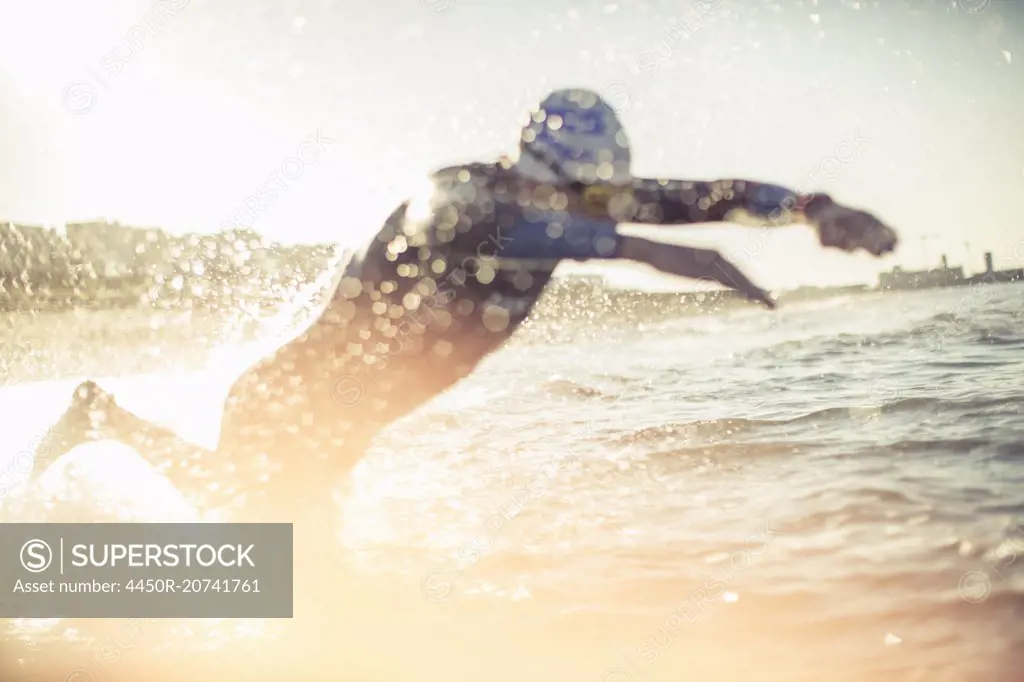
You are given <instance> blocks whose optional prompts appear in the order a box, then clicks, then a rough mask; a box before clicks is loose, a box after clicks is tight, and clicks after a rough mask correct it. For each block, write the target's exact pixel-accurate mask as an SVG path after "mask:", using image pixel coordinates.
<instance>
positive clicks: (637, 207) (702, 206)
mask: <svg viewBox="0 0 1024 682" xmlns="http://www.w3.org/2000/svg"><path fill="white" fill-rule="evenodd" d="M597 187H600V186H594V188H591V191H599V190H596V188H597ZM808 199H809V197H805V196H803V195H801V194H799V193H797V192H795V191H793V190H790V189H787V188H785V187H780V186H779V185H769V184H765V183H759V182H752V181H749V180H715V181H711V182H702V181H687V180H656V179H648V178H637V179H636V180H634V181H633V182H632V184H631V185H630V186H629V187H628V189H626V190H625V191H621V190H620V191H617V192H615V193H614V194H612V195H611V196H609V197H608V198H607V202H608V203H607V207H608V208H607V210H608V212H609V214H610V215H612V216H613V217H614V218H615V219H616V220H618V221H620V222H628V223H640V224H650V225H680V224H687V223H712V222H723V221H728V220H745V221H748V222H750V221H752V222H756V223H759V224H780V225H781V224H789V223H793V222H798V221H801V220H803V208H804V206H805V205H806V202H807V200H808Z"/></svg>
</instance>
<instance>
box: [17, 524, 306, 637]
mask: <svg viewBox="0 0 1024 682" xmlns="http://www.w3.org/2000/svg"><path fill="white" fill-rule="evenodd" d="M292 550H293V546H292V524H290V523H5V524H0V618H291V617H292V595H293V583H292Z"/></svg>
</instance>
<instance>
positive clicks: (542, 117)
mask: <svg viewBox="0 0 1024 682" xmlns="http://www.w3.org/2000/svg"><path fill="white" fill-rule="evenodd" d="M729 221H743V222H747V223H750V222H751V221H753V222H755V223H757V224H761V225H765V226H781V225H789V224H793V223H805V224H808V225H810V226H812V227H813V228H814V229H815V230H816V231H817V234H818V237H819V240H820V242H821V244H822V245H823V246H826V247H834V248H838V249H842V250H844V251H856V250H858V249H863V250H864V251H866V252H868V253H871V254H873V255H875V256H881V255H883V254H886V253H889V252H891V251H892V250H893V249H894V248H895V245H896V242H897V238H896V235H895V233H894V232H893V231H892V230H891V229H890V228H889V227H887V226H886V225H884V224H883V223H882V222H880V221H879V220H878V219H876V218H875V217H873V216H872V215H870V214H869V213H866V212H863V211H860V210H855V209H851V208H847V207H845V206H841V205H840V204H838V203H835V202H834V201H832V200H831V199H830V198H829V197H828V196H826V195H824V194H812V195H803V194H800V193H797V192H794V191H791V190H789V189H786V188H784V187H780V186H777V185H771V184H765V183H760V182H754V181H749V180H718V181H711V182H704V181H687V180H658V179H641V178H635V177H633V176H632V174H631V172H630V149H629V143H628V140H627V139H626V136H625V133H624V131H623V129H622V126H621V124H620V122H619V120H618V118H617V116H616V114H615V111H614V110H613V109H612V107H610V106H609V105H608V104H607V103H606V102H605V101H604V100H602V98H601V97H600V96H599V95H598V94H596V93H594V92H591V91H588V90H582V89H570V90H559V91H556V92H553V93H552V94H550V95H549V96H548V97H547V98H546V99H545V100H544V101H543V102H542V103H541V104H540V106H539V107H538V108H537V110H535V111H533V112H531V117H530V119H529V122H528V124H527V125H526V126H525V127H524V128H523V130H522V135H521V139H520V144H519V149H518V153H517V154H515V155H514V156H513V157H503V158H502V159H500V160H499V161H496V162H493V163H472V164H467V165H461V166H453V167H450V168H445V169H443V170H439V171H437V172H435V173H434V174H433V175H431V176H430V177H429V179H428V180H427V182H425V183H424V187H423V188H422V191H421V192H420V193H419V194H418V195H415V196H412V197H410V198H409V200H408V201H406V202H404V203H402V204H401V205H400V206H399V207H398V208H396V209H395V210H394V212H393V213H392V214H391V215H390V217H389V218H388V219H387V220H386V221H385V224H384V226H383V229H382V230H381V231H380V232H379V234H377V235H376V237H374V238H373V239H372V241H371V242H370V243H369V245H368V246H366V248H365V249H364V250H363V251H362V252H361V253H359V254H357V255H355V256H353V257H352V258H351V259H350V261H349V262H348V263H347V265H345V266H343V269H342V270H340V271H339V273H338V275H337V277H336V280H335V288H334V291H333V295H332V296H331V299H330V301H329V303H328V304H327V305H326V307H325V309H324V310H323V312H322V314H320V315H319V317H318V318H317V319H316V320H315V321H314V322H312V324H310V325H309V326H308V327H307V328H306V329H304V330H302V331H301V333H298V334H297V335H296V336H294V337H293V338H291V339H290V340H288V341H287V342H286V343H284V344H283V345H281V346H280V347H279V348H278V349H277V350H276V351H275V352H273V353H272V354H270V355H269V356H267V357H264V358H262V359H260V360H259V361H257V362H256V363H255V364H253V365H252V366H251V367H249V369H247V370H246V371H245V372H244V373H242V375H241V376H240V377H239V378H238V379H237V381H235V383H234V385H233V386H232V387H231V389H230V392H229V393H228V396H227V400H226V404H225V406H224V410H223V413H222V419H221V432H220V438H219V442H218V445H217V447H216V449H215V450H213V451H210V450H205V449H202V448H199V447H198V446H196V445H193V444H190V443H186V442H185V441H183V440H182V439H181V438H180V437H179V436H178V435H176V434H175V433H173V432H172V431H170V430H167V429H164V428H162V427H159V426H157V425H154V424H151V423H149V422H147V421H145V420H144V419H142V418H140V417H138V416H136V415H134V414H132V413H131V412H129V411H127V410H125V409H124V408H122V407H120V406H119V405H118V404H117V402H116V401H115V399H114V398H113V396H111V395H110V394H109V393H107V392H105V391H104V390H103V389H101V388H100V387H99V386H97V385H96V384H95V383H93V382H88V381H87V382H84V383H83V384H81V385H80V386H79V387H78V388H77V389H76V391H75V394H74V397H73V400H72V405H71V407H70V408H69V409H68V411H67V412H66V413H65V415H64V416H63V417H62V418H61V420H60V422H59V423H58V424H57V425H56V426H55V427H54V429H53V433H54V434H60V437H58V436H57V435H54V437H53V440H52V447H51V451H50V452H49V453H48V456H49V458H50V459H52V458H55V457H56V456H59V455H60V454H62V453H63V452H66V451H67V450H69V449H71V448H72V447H74V446H76V445H78V444H80V443H82V442H85V441H87V440H95V439H115V440H119V441H122V442H124V443H126V444H128V445H131V446H132V447H134V448H135V449H136V450H137V451H138V452H139V453H140V454H141V455H142V456H143V457H145V458H146V460H147V461H149V462H150V463H152V464H153V465H154V466H156V467H157V468H158V469H159V470H161V471H163V472H164V473H165V474H166V475H167V476H168V478H169V479H170V480H171V482H172V483H174V484H175V485H176V486H177V487H178V488H179V490H181V491H182V492H183V493H184V494H186V495H190V496H192V497H193V498H194V499H195V502H196V504H197V505H199V506H200V508H203V509H212V508H224V509H228V510H234V511H235V512H240V516H241V517H243V518H245V519H247V520H266V521H287V520H290V519H292V518H293V517H295V516H297V515H298V514H299V508H300V506H302V505H307V506H311V507H313V508H317V507H319V508H321V509H322V508H323V507H322V505H323V503H325V502H329V501H330V493H331V491H332V490H333V489H334V488H335V487H336V483H337V482H338V481H339V480H340V479H341V478H342V477H343V476H344V475H345V474H346V473H348V472H349V471H350V470H351V469H352V467H353V466H354V465H355V464H356V463H357V462H358V461H359V459H360V458H361V457H362V455H363V453H364V452H365V451H366V449H367V447H368V446H369V445H370V443H371V440H372V439H373V438H374V437H375V436H376V435H377V434H378V433H380V432H381V430H382V429H384V428H385V427H387V426H388V425H389V424H392V423H393V422H395V421H396V420H397V419H399V418H400V417H403V416H405V415H408V414H409V413H410V412H412V411H413V410H415V409H416V408H417V407H419V406H421V405H423V404H424V403H425V402H427V401H428V400H430V399H431V398H434V397H435V396H437V395H439V394H440V393H442V392H444V391H445V390H447V389H448V388H450V387H452V386H453V385H455V384H456V383H457V382H458V381H459V380H460V379H462V378H463V377H465V376H466V375H468V374H469V373H470V372H471V371H472V370H473V368H474V367H476V366H477V365H478V364H479V363H480V361H481V360H483V359H484V358H485V357H487V356H488V355H489V354H490V353H492V352H493V351H495V350H496V349H497V348H499V347H500V346H501V345H502V344H503V343H504V342H505V341H506V340H507V339H508V338H509V337H510V336H511V335H512V334H513V332H514V331H515V330H516V328H517V327H518V326H519V325H520V324H521V323H522V322H523V321H524V320H526V319H527V317H528V316H529V314H530V311H531V310H532V308H533V306H534V305H535V304H536V302H537V300H538V298H539V297H540V295H541V293H542V292H543V291H544V289H545V287H546V286H547V284H548V283H549V281H550V280H551V277H552V274H553V271H554V269H555V266H556V265H558V264H559V263H561V262H563V261H566V260H573V261H604V260H607V261H610V260H626V261H633V262H636V263H642V264H646V265H648V266H651V267H653V268H655V269H657V270H659V271H661V272H664V273H667V274H669V275H676V276H679V277H687V278H692V279H701V280H706V281H712V282H716V283H718V284H720V285H722V286H724V287H727V288H729V289H734V290H737V291H738V292H740V293H741V294H742V295H744V296H745V297H747V298H748V299H750V300H752V301H755V302H758V303H760V304H762V305H765V306H767V307H769V308H772V307H774V306H775V302H774V300H773V299H772V297H771V296H770V294H769V293H768V292H767V291H764V290H763V289H761V288H759V287H758V286H756V285H755V284H754V283H753V282H751V281H750V280H749V279H748V278H747V277H746V276H745V275H744V274H743V273H742V272H741V271H740V270H739V269H738V268H737V267H736V266H734V265H733V264H732V263H730V262H729V261H728V260H726V259H725V258H723V257H722V256H721V254H719V253H718V252H717V251H714V250H708V249H696V248H689V247H686V246H679V245H670V244H663V243H657V242H654V241H649V240H646V239H642V238H639V237H632V236H624V235H622V234H620V233H619V231H618V225H619V224H620V223H635V224H646V225H693V224H698V223H719V222H729ZM42 468H43V467H37V468H36V471H39V470H40V469H42Z"/></svg>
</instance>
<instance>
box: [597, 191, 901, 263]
mask: <svg viewBox="0 0 1024 682" xmlns="http://www.w3.org/2000/svg"><path fill="white" fill-rule="evenodd" d="M607 187H608V186H601V185H594V186H592V187H591V188H588V191H593V192H596V193H597V194H598V196H599V197H600V195H601V193H602V189H604V188H607ZM600 198H601V199H604V200H605V201H606V202H607V203H606V210H607V212H608V214H609V215H611V216H612V217H613V218H615V219H616V220H619V221H620V222H630V223H639V224H655V225H681V224H691V223H714V222H743V223H751V222H752V223H754V224H757V225H764V226H784V225H792V224H799V223H807V224H810V225H813V226H814V227H815V228H817V231H818V236H819V239H820V241H821V244H822V246H826V247H834V248H839V249H843V250H844V251H855V250H857V249H864V250H865V251H867V252H869V253H871V254H873V255H875V256H881V255H883V254H886V253H889V252H890V251H892V250H893V249H894V248H895V247H896V242H897V238H896V233H895V232H893V230H892V229H891V228H889V227H887V226H886V225H885V224H884V223H882V222H881V221H880V220H878V219H877V218H875V217H874V216H872V215H871V214H870V213H866V212H864V211H859V210H856V209H851V208H848V207H846V206H842V205H840V204H837V203H836V202H834V201H832V199H831V198H830V197H829V196H828V195H826V194H801V193H799V192H796V191H794V190H791V189H788V188H786V187H781V186H779V185H770V184H765V183H760V182H753V181H749V180H716V181H713V182H700V181H685V180H655V179H646V178H638V179H636V180H634V181H633V182H632V183H631V184H630V185H628V186H626V187H625V188H621V189H618V190H617V191H614V192H611V193H608V194H606V195H605V196H604V197H600Z"/></svg>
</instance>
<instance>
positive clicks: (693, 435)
mask: <svg viewBox="0 0 1024 682" xmlns="http://www.w3.org/2000/svg"><path fill="white" fill-rule="evenodd" d="M1009 406H1012V407H1013V408H1014V409H1015V410H1019V409H1024V397H1010V398H1000V397H994V398H979V397H974V398H968V399H964V400H956V399H946V398H903V399H900V400H896V401H893V402H891V403H887V404H885V405H880V406H855V407H826V408H824V409H820V410H815V411H813V412H808V413H806V414H802V415H799V416H796V417H792V418H790V419H742V418H726V419H713V420H700V421H693V422H668V423H664V424H658V425H656V426H647V427H643V428H640V429H636V430H633V431H630V432H628V433H626V434H623V435H621V436H619V437H617V438H616V439H615V443H616V444H618V445H634V444H642V443H649V444H650V443H657V442H662V441H667V440H674V441H679V440H684V441H698V442H700V441H709V439H712V438H718V437H721V436H730V437H735V436H742V435H744V434H749V433H750V432H752V431H758V430H767V429H773V430H775V429H779V428H785V427H788V426H794V425H799V426H816V425H821V424H822V423H827V422H834V421H843V422H849V421H851V420H855V419H863V418H865V417H872V418H874V417H877V416H879V415H892V414H902V413H926V414H929V415H934V414H935V413H937V412H946V411H954V410H958V411H963V410H991V409H993V408H1000V407H1009ZM809 433H810V432H809ZM988 444H989V442H988V441H987V440H982V439H961V440H952V441H950V440H944V441H915V440H908V441H899V442H897V443H892V444H889V445H887V446H886V447H888V448H899V449H901V451H906V452H915V451H919V450H922V449H927V448H930V447H935V446H937V445H942V446H943V447H950V446H951V445H952V446H960V447H963V448H972V449H973V448H975V447H981V446H984V445H988ZM717 445H718V443H715V442H714V441H711V442H710V443H709V445H706V446H701V447H695V448H694V449H693V454H697V453H698V452H699V451H701V450H707V449H709V448H711V447H712V446H717ZM739 445H742V446H743V447H747V446H748V444H743V443H740V444H733V445H729V447H730V448H736V447H738V446H739ZM764 445H770V446H772V447H776V446H778V447H782V448H785V447H791V446H792V445H794V444H793V443H789V444H787V443H782V442H777V441H776V442H772V443H766V444H764ZM684 451H686V450H682V451H679V452H684ZM1004 452H1011V450H1008V449H1006V448H1005V446H1004ZM1012 452H1013V453H1014V454H1015V455H1016V453H1017V451H1016V450H1013V451H1012Z"/></svg>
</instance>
